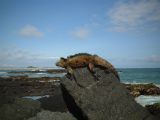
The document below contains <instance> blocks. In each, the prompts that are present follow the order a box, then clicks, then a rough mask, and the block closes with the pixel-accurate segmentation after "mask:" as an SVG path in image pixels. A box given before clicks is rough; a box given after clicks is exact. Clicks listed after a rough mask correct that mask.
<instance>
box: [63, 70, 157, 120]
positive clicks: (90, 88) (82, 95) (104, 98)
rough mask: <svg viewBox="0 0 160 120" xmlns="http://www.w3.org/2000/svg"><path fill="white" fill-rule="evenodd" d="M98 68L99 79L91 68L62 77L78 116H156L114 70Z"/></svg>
mask: <svg viewBox="0 0 160 120" xmlns="http://www.w3.org/2000/svg"><path fill="white" fill-rule="evenodd" d="M95 71H96V76H98V80H97V79H96V78H95V76H94V75H93V74H92V73H91V72H90V71H89V70H88V69H87V68H78V69H74V74H73V76H74V77H73V76H71V77H70V76H69V75H66V76H64V77H63V78H62V79H61V89H62V92H63V97H64V100H65V102H66V105H67V107H68V109H69V111H70V112H71V113H72V114H73V115H74V116H75V117H76V118H77V119H78V120H156V119H155V118H153V116H152V115H151V114H150V113H149V112H148V111H147V110H146V109H145V108H143V107H141V106H140V105H139V104H137V103H136V102H135V101H134V98H133V97H132V96H131V95H130V94H129V91H128V90H127V89H126V88H125V86H124V85H122V84H120V82H119V80H118V79H117V78H116V77H115V76H114V75H113V74H112V73H106V72H105V71H104V70H101V69H99V68H95ZM73 78H74V79H73Z"/></svg>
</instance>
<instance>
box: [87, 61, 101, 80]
mask: <svg viewBox="0 0 160 120" xmlns="http://www.w3.org/2000/svg"><path fill="white" fill-rule="evenodd" d="M94 67H95V66H94V64H93V63H89V64H88V69H89V71H90V72H91V73H92V75H93V77H94V78H95V80H99V75H98V74H97V73H96V71H94Z"/></svg>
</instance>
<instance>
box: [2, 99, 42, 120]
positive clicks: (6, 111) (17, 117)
mask: <svg viewBox="0 0 160 120" xmlns="http://www.w3.org/2000/svg"><path fill="white" fill-rule="evenodd" d="M39 111H40V102H38V101H33V100H31V99H23V98H16V99H14V100H13V101H12V102H11V103H9V104H3V105H2V106H1V107H0V120H24V119H27V118H29V117H32V116H34V115H35V114H36V113H37V112H39Z"/></svg>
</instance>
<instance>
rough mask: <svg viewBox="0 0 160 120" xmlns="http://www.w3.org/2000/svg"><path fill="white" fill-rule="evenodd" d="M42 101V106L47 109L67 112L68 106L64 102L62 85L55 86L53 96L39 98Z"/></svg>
mask: <svg viewBox="0 0 160 120" xmlns="http://www.w3.org/2000/svg"><path fill="white" fill-rule="evenodd" d="M38 100H39V101H40V102H41V107H42V108H43V109H45V110H49V111H53V112H66V111H68V109H67V106H66V104H65V102H64V99H63V96H62V92H61V89H60V87H57V88H55V90H54V93H53V95H52V96H49V97H43V98H41V99H38Z"/></svg>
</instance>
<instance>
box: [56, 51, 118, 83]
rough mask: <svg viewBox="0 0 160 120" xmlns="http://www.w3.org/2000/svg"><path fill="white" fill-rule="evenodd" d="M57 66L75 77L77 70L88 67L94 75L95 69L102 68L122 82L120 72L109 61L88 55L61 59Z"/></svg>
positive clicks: (80, 54)
mask: <svg viewBox="0 0 160 120" xmlns="http://www.w3.org/2000/svg"><path fill="white" fill-rule="evenodd" d="M56 65H57V66H59V67H62V68H65V69H67V71H68V73H69V74H71V75H73V74H74V70H73V69H75V68H79V67H88V69H89V70H90V72H92V73H94V74H95V72H94V67H96V66H97V67H100V68H102V69H104V70H105V71H107V72H109V73H113V74H114V75H115V76H116V77H117V78H118V80H120V78H119V75H118V72H117V71H116V69H115V68H114V67H113V65H111V64H110V63H109V62H108V61H107V60H104V59H103V58H101V57H99V56H97V55H91V54H88V53H79V54H75V55H72V56H69V57H67V58H60V60H59V61H58V62H57V63H56Z"/></svg>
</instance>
